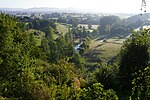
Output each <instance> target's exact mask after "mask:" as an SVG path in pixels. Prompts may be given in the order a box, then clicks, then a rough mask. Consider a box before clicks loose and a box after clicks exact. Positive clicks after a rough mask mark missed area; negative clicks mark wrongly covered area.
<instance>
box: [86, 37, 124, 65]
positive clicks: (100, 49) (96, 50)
mask: <svg viewBox="0 0 150 100" xmlns="http://www.w3.org/2000/svg"><path fill="white" fill-rule="evenodd" d="M124 40H125V39H111V38H110V39H102V40H98V39H94V40H92V41H91V44H90V48H89V50H88V51H87V52H86V53H85V55H87V58H90V59H91V58H92V56H96V57H98V58H100V59H101V60H102V61H104V62H108V61H110V60H111V59H112V58H113V57H115V56H117V54H118V53H119V52H120V50H121V47H122V45H123V41H124Z"/></svg>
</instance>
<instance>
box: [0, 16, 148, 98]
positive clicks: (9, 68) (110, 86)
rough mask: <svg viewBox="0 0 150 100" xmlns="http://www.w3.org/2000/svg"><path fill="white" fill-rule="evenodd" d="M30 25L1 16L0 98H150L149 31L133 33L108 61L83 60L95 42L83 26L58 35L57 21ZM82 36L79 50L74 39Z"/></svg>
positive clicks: (35, 22) (41, 21) (35, 21)
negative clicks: (116, 55) (75, 47)
mask: <svg viewBox="0 0 150 100" xmlns="http://www.w3.org/2000/svg"><path fill="white" fill-rule="evenodd" d="M28 25H29V26H28V27H26V26H25V25H24V24H23V23H20V22H17V19H16V18H12V17H10V16H9V15H5V14H0V99H22V100H24V99H30V100H53V99H56V100H57V99H58V100H68V99H69V100H73V99H75V100H118V99H131V100H141V99H142V100H149V99H150V95H149V93H150V90H149V88H150V87H149V86H150V84H149V83H150V79H149V77H150V68H149V67H150V65H149V61H150V60H149V46H150V43H149V41H150V36H149V29H147V30H142V31H140V32H133V34H132V35H131V37H130V38H129V39H128V40H126V41H125V42H124V44H123V46H122V48H121V51H120V53H119V55H118V56H119V57H118V59H116V60H115V61H114V62H112V63H111V65H108V64H106V63H103V62H102V61H101V59H97V61H96V60H94V62H92V61H91V60H88V59H85V58H84V57H85V54H86V53H87V51H88V49H89V48H90V46H89V43H90V42H91V40H90V38H89V37H90V35H89V34H90V33H89V32H87V31H86V29H85V28H84V27H83V28H81V29H79V28H76V27H75V26H74V27H72V28H71V29H69V31H68V33H66V34H65V35H62V34H57V35H58V36H57V37H55V35H56V34H55V32H56V25H55V22H53V21H46V20H33V22H32V23H29V24H28ZM41 26H42V27H41ZM29 29H36V30H40V31H43V32H44V33H45V34H44V35H42V34H43V33H42V32H37V31H33V32H32V31H29ZM27 30H28V31H27ZM77 31H78V32H77ZM79 33H80V34H79ZM81 33H82V34H81ZM106 33H107V32H106ZM54 34H55V35H54ZM94 35H95V34H94ZM79 37H80V38H82V40H83V41H82V42H83V43H82V44H81V46H80V48H79V52H77V51H75V50H74V44H73V40H74V39H76V38H79ZM37 38H38V39H39V40H41V41H40V42H39V41H38V40H37ZM83 38H84V39H83ZM104 42H109V41H104Z"/></svg>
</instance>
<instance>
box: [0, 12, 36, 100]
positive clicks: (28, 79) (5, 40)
mask: <svg viewBox="0 0 150 100" xmlns="http://www.w3.org/2000/svg"><path fill="white" fill-rule="evenodd" d="M0 27H1V28H0V94H1V95H2V96H4V97H10V98H27V99H28V98H32V94H31V90H30V89H31V87H32V86H33V84H34V82H35V81H34V79H35V77H34V74H33V69H34V67H35V57H36V56H34V50H33V49H35V48H34V46H35V45H34V44H31V43H30V36H29V35H28V34H26V33H24V32H22V29H21V28H20V27H19V26H18V24H17V21H16V19H15V18H11V17H10V16H9V15H5V14H0ZM34 85H35V84H34Z"/></svg>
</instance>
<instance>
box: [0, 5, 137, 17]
mask: <svg viewBox="0 0 150 100" xmlns="http://www.w3.org/2000/svg"><path fill="white" fill-rule="evenodd" d="M0 11H4V12H10V11H13V12H15V11H17V12H18V11H19V12H40V13H53V12H58V13H63V12H65V13H94V14H95V13H97V14H99V15H104V16H105V15H116V16H119V17H121V18H127V17H130V16H133V15H135V14H125V13H105V12H101V11H99V10H91V9H78V8H49V7H34V8H29V9H23V8H0Z"/></svg>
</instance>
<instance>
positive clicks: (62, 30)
mask: <svg viewBox="0 0 150 100" xmlns="http://www.w3.org/2000/svg"><path fill="white" fill-rule="evenodd" d="M57 30H58V31H59V32H60V33H63V34H66V33H67V32H68V27H67V25H62V24H60V23H57Z"/></svg>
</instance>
